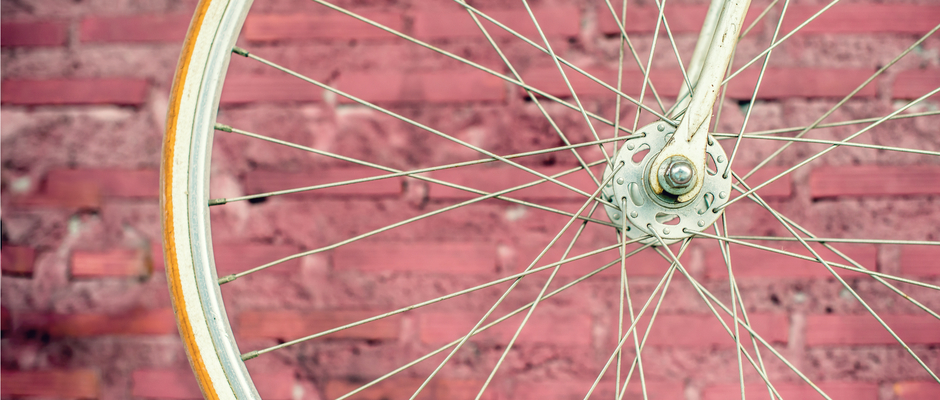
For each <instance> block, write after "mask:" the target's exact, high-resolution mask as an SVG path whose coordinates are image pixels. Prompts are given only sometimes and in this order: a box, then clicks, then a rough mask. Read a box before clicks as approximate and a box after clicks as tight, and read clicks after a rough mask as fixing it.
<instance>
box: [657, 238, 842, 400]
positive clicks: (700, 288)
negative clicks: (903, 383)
mask: <svg viewBox="0 0 940 400" xmlns="http://www.w3.org/2000/svg"><path fill="white" fill-rule="evenodd" d="M650 231H651V232H652V233H653V235H655V236H656V238H657V240H659V242H660V243H664V242H663V240H662V237H660V236H659V235H658V234H657V233H656V232H655V231H654V230H652V229H650ZM662 247H663V248H665V250H666V252H668V253H669V256H668V257H667V256H666V255H665V254H663V251H662V250H660V249H659V248H655V250H656V251H657V252H658V253H659V254H660V255H662V256H663V258H666V259H667V260H669V259H672V260H673V261H674V262H675V266H676V267H678V269H679V272H680V273H682V275H684V276H685V278H686V279H688V281H689V283H691V284H692V287H694V288H695V291H696V292H698V294H699V297H701V298H702V300H703V301H704V302H705V305H707V306H708V308H709V310H711V312H712V314H714V315H715V318H717V319H718V322H720V323H721V326H722V327H724V328H725V331H726V332H727V333H728V334H729V335H731V336H734V334H733V333H732V332H731V329H730V328H728V325H727V324H726V323H725V321H724V320H723V319H722V318H721V316H719V315H718V311H717V310H715V307H714V306H712V302H714V303H715V304H717V305H718V307H720V308H721V309H722V310H723V311H724V312H725V314H728V315H731V311H730V310H728V307H727V306H726V305H725V304H724V303H722V302H721V301H720V300H718V298H717V297H715V295H714V294H712V293H711V292H710V291H709V290H708V289H706V288H705V287H703V286H702V285H701V284H700V283H699V282H698V281H697V280H696V279H695V278H693V277H692V275H690V274H689V272H688V271H686V269H685V268H683V267H682V263H680V262H679V259H678V258H677V257H676V256H675V254H673V253H672V250H671V249H670V248H669V246H665V245H664V246H662ZM706 296H707V297H706ZM709 299H710V300H711V301H709ZM735 323H737V324H739V325H740V326H742V327H744V329H747V331H748V332H750V334H751V337H752V338H754V339H757V340H759V341H760V342H761V344H763V345H764V347H766V348H767V350H769V351H770V352H771V353H773V355H774V356H776V357H777V359H779V360H780V361H781V362H783V363H784V364H785V365H786V366H787V367H789V368H790V370H791V371H793V372H794V373H796V374H797V376H799V377H800V379H802V380H803V381H804V382H806V383H807V384H808V385H810V386H811V387H812V388H813V389H815V390H816V392H818V393H819V394H820V395H822V396H823V397H825V398H826V399H828V400H832V399H831V398H829V396H827V395H826V394H825V393H823V392H822V390H820V389H819V387H818V386H816V384H814V383H813V382H812V381H811V380H809V378H807V377H806V375H804V374H803V373H802V372H800V370H798V369H797V368H796V367H795V366H793V364H792V363H790V361H789V360H787V359H786V357H784V356H783V355H782V354H780V352H778V351H777V350H776V349H774V348H773V346H771V345H770V343H767V341H766V340H764V338H763V337H761V336H760V335H759V334H758V333H757V332H755V331H754V330H753V328H751V326H750V325H748V324H747V323H745V322H743V321H740V320H735ZM738 351H740V352H741V354H744V355H745V356H746V357H747V359H748V361H749V362H750V363H751V366H753V367H754V369H755V370H756V371H757V373H758V375H760V377H761V378H762V379H763V380H764V382H765V383H766V384H767V386H768V387H770V390H771V391H772V392H773V394H774V395H776V396H777V398H781V396H780V393H778V392H777V389H776V388H774V386H773V384H772V383H770V380H769V379H768V378H767V375H766V374H764V373H763V372H762V371H761V370H760V368H759V367H758V366H757V364H756V363H755V362H754V360H753V359H752V358H751V356H750V354H749V353H748V352H747V350H746V349H744V348H743V347H738Z"/></svg>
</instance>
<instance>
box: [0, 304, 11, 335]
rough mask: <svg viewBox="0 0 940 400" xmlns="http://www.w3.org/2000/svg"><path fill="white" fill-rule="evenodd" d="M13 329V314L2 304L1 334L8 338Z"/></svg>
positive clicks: (0, 312)
mask: <svg viewBox="0 0 940 400" xmlns="http://www.w3.org/2000/svg"><path fill="white" fill-rule="evenodd" d="M11 331H13V315H12V314H10V310H7V308H6V307H3V306H0V335H2V337H3V338H6V337H7V335H8V334H10V332H11Z"/></svg>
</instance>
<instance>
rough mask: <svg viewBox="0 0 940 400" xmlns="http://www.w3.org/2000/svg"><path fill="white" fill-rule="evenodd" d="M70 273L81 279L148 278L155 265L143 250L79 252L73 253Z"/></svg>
mask: <svg viewBox="0 0 940 400" xmlns="http://www.w3.org/2000/svg"><path fill="white" fill-rule="evenodd" d="M69 272H70V273H71V276H72V277H73V278H79V279H88V278H108V277H146V276H149V275H150V273H151V272H153V263H152V262H151V261H150V256H149V254H148V253H147V251H146V250H141V249H111V250H105V251H81V250H79V251H74V252H72V256H71V263H70V270H69Z"/></svg>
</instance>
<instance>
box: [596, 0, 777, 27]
mask: <svg viewBox="0 0 940 400" xmlns="http://www.w3.org/2000/svg"><path fill="white" fill-rule="evenodd" d="M611 4H613V6H614V7H613V8H614V11H615V12H616V13H617V19H620V17H621V4H622V3H620V2H612V3H611ZM763 9H764V6H763V5H761V4H752V5H751V7H750V9H748V13H747V15H746V16H745V17H744V26H743V27H744V28H746V27H748V26H750V25H751V23H752V22H753V21H754V19H756V18H757V16H758V15H759V14H760V12H761V11H763ZM707 12H708V5H702V6H687V5H674V4H669V5H668V6H666V8H664V9H663V13H664V14H665V17H666V20H667V21H669V29H670V30H671V31H672V33H673V34H680V33H694V34H698V33H699V31H700V30H701V29H702V24H703V23H704V22H705V14H706V13H707ZM658 17H659V8H658V7H656V6H655V5H654V6H631V5H628V6H627V19H626V21H624V23H623V29H624V31H626V32H627V34H628V35H629V34H632V33H652V32H653V31H654V30H655V29H656V20H657V18H658ZM597 25H598V29H600V31H601V32H602V33H604V34H605V35H618V34H620V27H618V26H617V22H616V21H615V20H614V17H613V16H612V15H610V9H609V8H607V6H606V5H602V6H599V7H598V8H597ZM762 28H763V27H762V25H761V24H760V23H758V24H757V25H756V26H755V27H754V29H752V30H751V32H752V33H757V32H760V31H761V29H762ZM662 29H663V30H662V34H665V31H666V30H665V27H663V28H662ZM742 29H743V28H742Z"/></svg>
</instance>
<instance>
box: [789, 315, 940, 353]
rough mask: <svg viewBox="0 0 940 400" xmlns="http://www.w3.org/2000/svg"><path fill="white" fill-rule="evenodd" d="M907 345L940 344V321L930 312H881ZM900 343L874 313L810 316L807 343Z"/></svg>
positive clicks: (807, 326)
mask: <svg viewBox="0 0 940 400" xmlns="http://www.w3.org/2000/svg"><path fill="white" fill-rule="evenodd" d="M880 316H881V318H882V319H883V320H884V321H885V323H886V324H887V325H888V326H889V327H891V329H892V330H894V331H895V333H897V334H898V336H900V337H901V339H902V340H904V341H905V342H906V343H907V344H909V345H911V344H937V343H940V322H938V321H937V320H936V319H935V318H933V317H931V316H929V315H923V316H922V315H886V314H884V313H882V314H880ZM874 344H884V345H897V344H898V342H897V341H895V340H894V338H893V337H892V336H891V334H889V333H888V331H887V330H885V329H884V328H883V327H882V326H881V324H879V323H878V321H876V320H875V318H874V317H872V316H871V315H868V314H865V315H810V316H808V317H807V318H806V345H807V346H826V345H874Z"/></svg>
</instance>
